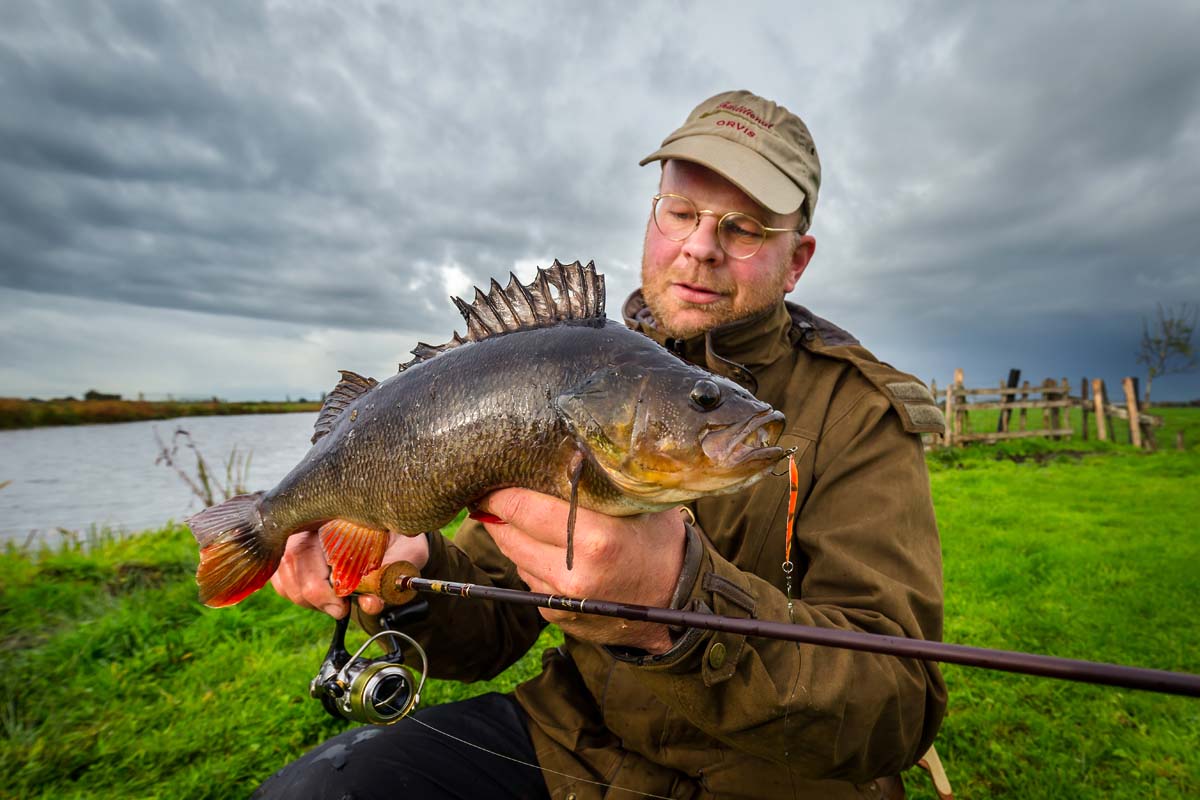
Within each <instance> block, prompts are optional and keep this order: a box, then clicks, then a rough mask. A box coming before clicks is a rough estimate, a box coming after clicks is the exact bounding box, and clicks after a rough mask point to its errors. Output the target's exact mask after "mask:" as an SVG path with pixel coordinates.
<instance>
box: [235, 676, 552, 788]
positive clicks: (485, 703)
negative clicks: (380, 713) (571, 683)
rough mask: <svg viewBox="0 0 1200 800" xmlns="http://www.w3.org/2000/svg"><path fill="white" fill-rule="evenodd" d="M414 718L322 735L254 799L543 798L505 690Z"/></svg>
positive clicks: (518, 714)
mask: <svg viewBox="0 0 1200 800" xmlns="http://www.w3.org/2000/svg"><path fill="white" fill-rule="evenodd" d="M413 716H414V717H415V718H416V719H413V718H405V719H402V720H400V722H398V723H396V724H395V725H389V726H383V725H365V726H362V727H357V728H352V729H350V730H348V731H346V732H345V733H341V734H339V735H337V736H335V737H333V738H332V739H329V740H328V741H326V742H325V743H324V744H321V745H319V746H317V747H315V748H313V749H312V750H310V751H309V752H307V753H305V754H304V755H303V756H301V757H300V758H298V759H297V760H295V761H293V762H292V763H291V764H288V765H287V766H286V767H284V768H283V769H281V770H279V772H276V773H275V774H274V775H272V776H271V777H270V778H269V779H267V781H266V783H264V784H263V785H262V786H260V787H259V788H258V791H256V792H255V793H254V795H253V797H254V798H256V800H267V799H268V798H271V799H273V798H288V800H308V799H309V798H311V799H312V800H318V798H319V800H368V798H381V799H382V798H406V800H407V799H408V798H413V799H414V800H415V799H417V798H426V797H428V798H442V797H448V798H479V797H487V798H489V800H491V799H492V798H497V799H498V798H514V799H517V798H519V799H520V800H525V798H538V799H539V800H549V797H550V795H549V793H548V792H547V791H546V783H545V781H544V780H542V773H541V770H540V769H538V768H537V767H536V764H537V755H536V754H535V753H534V751H533V744H532V742H531V741H530V739H529V730H528V728H527V727H526V722H525V715H524V712H523V711H522V710H521V708H520V706H518V705H517V702H516V701H515V700H513V699H512V697H510V696H509V695H504V694H495V693H493V694H485V695H481V696H479V697H475V698H472V699H470V700H462V701H460V702H457V703H447V704H446V705H441V706H434V707H432V708H426V709H421V710H420V711H418V712H416V713H415V714H414V715H413ZM421 723H425V724H424V725H422V724H421ZM426 726H429V727H426ZM431 728H432V729H436V730H431ZM452 737H453V738H452ZM488 751H491V752H488ZM497 754H499V755H497ZM514 759H515V760H514ZM517 762H524V763H517ZM527 764H533V765H535V766H526V765H527Z"/></svg>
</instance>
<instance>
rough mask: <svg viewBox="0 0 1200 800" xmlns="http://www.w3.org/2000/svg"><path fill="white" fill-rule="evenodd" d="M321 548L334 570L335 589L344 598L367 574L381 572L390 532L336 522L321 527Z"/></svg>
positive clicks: (344, 521)
mask: <svg viewBox="0 0 1200 800" xmlns="http://www.w3.org/2000/svg"><path fill="white" fill-rule="evenodd" d="M320 534H321V546H322V547H323V548H325V560H326V561H328V562H329V567H330V569H331V570H332V571H333V590H334V592H336V593H337V595H338V597H345V596H346V595H348V594H350V593H351V592H353V591H354V590H355V589H357V588H358V583H359V581H361V580H362V577H363V575H366V574H367V573H368V572H372V571H374V570H377V569H379V565H380V564H382V563H383V551H384V550H386V549H387V543H388V538H387V533H385V532H384V531H377V530H375V529H373V528H366V527H363V526H362V525H355V524H354V523H353V522H347V521H346V520H344V519H335V520H333V521H332V522H326V523H325V524H324V525H322V526H321V530H320Z"/></svg>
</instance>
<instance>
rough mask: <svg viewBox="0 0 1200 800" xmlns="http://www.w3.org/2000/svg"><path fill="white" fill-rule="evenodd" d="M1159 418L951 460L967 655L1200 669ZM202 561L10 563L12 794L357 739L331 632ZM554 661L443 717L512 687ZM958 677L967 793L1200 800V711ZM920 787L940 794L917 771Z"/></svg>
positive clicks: (163, 549)
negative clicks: (1155, 426) (200, 573)
mask: <svg viewBox="0 0 1200 800" xmlns="http://www.w3.org/2000/svg"><path fill="white" fill-rule="evenodd" d="M1155 413H1161V414H1162V415H1163V416H1164V418H1165V419H1166V421H1167V424H1166V426H1165V427H1164V428H1163V429H1161V430H1160V432H1159V435H1158V438H1159V444H1160V451H1159V452H1157V453H1142V452H1137V451H1134V450H1133V449H1132V448H1130V447H1129V446H1128V445H1127V444H1124V442H1125V441H1126V440H1125V439H1119V440H1118V443H1116V444H1113V443H1098V442H1095V441H1094V436H1093V437H1092V440H1091V441H1088V442H1083V441H1081V440H1080V438H1079V437H1078V436H1076V437H1075V438H1073V439H1071V440H1067V441H1061V442H1041V441H1035V442H1009V443H1006V444H1005V445H1003V446H1002V447H987V446H979V447H973V448H969V449H965V450H954V451H934V452H931V453H930V456H929V463H930V471H931V480H932V484H933V493H934V502H935V504H936V506H937V511H938V520H939V525H940V528H941V535H942V545H943V551H944V564H945V567H944V568H945V587H946V631H945V638H946V640H947V641H952V642H959V643H962V644H969V645H976V646H982V647H994V648H1002V649H1011V650H1024V651H1028V652H1037V653H1048V654H1053V655H1060V656H1068V657H1073V658H1085V659H1089V660H1096V661H1109V662H1116V663H1122V664H1129V665H1136V666H1146V667H1155V668H1160V669H1170V670H1180V671H1187V672H1193V673H1200V615H1198V614H1197V611H1198V610H1200V608H1198V598H1200V580H1198V579H1197V577H1196V576H1197V568H1196V565H1197V564H1198V563H1200V530H1198V529H1197V521H1198V519H1200V514H1198V513H1197V512H1198V511H1200V447H1197V444H1198V443H1200V410H1196V409H1156V410H1155ZM979 424H981V425H982V424H987V423H986V420H984V421H981V422H980V423H979ZM990 424H993V425H994V420H993V422H992V423H990ZM993 429H994V428H993ZM1175 430H1184V431H1185V441H1186V442H1187V443H1188V447H1187V449H1186V450H1185V451H1183V452H1178V451H1175V450H1174V449H1173V443H1174V431H1175ZM195 564H196V553H195V546H194V544H193V542H192V539H191V536H190V534H189V533H188V532H187V531H186V529H184V528H182V527H180V526H176V525H172V526H167V527H165V528H163V529H162V530H158V531H153V532H148V533H145V534H142V535H139V536H136V537H132V538H121V537H116V536H111V535H108V534H105V533H104V532H92V534H91V535H90V536H88V537H84V539H83V540H77V541H74V542H72V543H69V544H66V545H62V546H59V547H57V548H55V549H42V550H41V551H38V552H28V551H17V550H15V549H12V548H10V549H9V551H8V552H7V553H5V554H4V555H3V556H0V658H2V659H3V661H2V664H0V667H2V668H0V758H2V760H3V762H4V763H6V764H8V767H6V768H5V773H6V777H5V778H4V779H3V780H0V797H13V798H18V797H19V798H56V800H57V799H58V798H75V797H79V798H83V797H123V798H124V797H159V798H240V797H246V796H247V795H249V794H250V792H251V791H252V790H253V788H254V787H255V786H256V785H257V784H258V783H259V782H260V781H261V780H262V779H264V778H265V777H267V776H268V775H270V774H271V773H272V772H273V771H274V770H276V769H278V768H279V767H280V766H282V765H283V764H285V763H286V762H287V761H289V760H290V759H292V758H295V757H296V756H297V755H299V754H300V753H302V752H304V751H305V750H306V749H307V748H309V747H311V746H313V745H314V744H316V743H317V742H319V741H321V740H322V739H323V738H325V737H328V736H330V735H332V734H334V733H336V732H338V731H340V730H342V729H343V726H342V725H341V724H340V723H338V722H336V721H334V720H333V719H331V718H329V717H328V716H326V714H325V712H324V711H323V710H322V709H321V707H320V705H319V704H318V703H316V702H315V701H313V700H311V699H310V698H309V697H308V695H307V687H308V681H309V679H310V678H311V677H312V675H313V673H314V672H315V670H316V668H317V666H318V665H319V664H320V662H321V660H322V658H323V657H324V651H325V648H326V646H327V644H328V640H329V635H330V633H331V630H332V625H331V622H330V620H329V619H328V618H327V617H324V616H323V615H319V614H315V613H311V612H305V611H301V610H299V609H296V608H295V607H293V606H291V605H290V604H288V603H287V602H285V601H283V600H281V599H280V598H278V597H277V596H275V594H274V593H273V592H271V591H270V590H266V591H262V592H259V593H257V594H255V595H253V596H251V597H250V598H249V599H247V600H246V601H245V602H243V603H241V604H240V605H238V606H235V607H233V608H228V609H220V610H212V609H207V608H204V607H203V606H201V605H200V604H199V603H198V602H197V601H196V589H195V584H194V582H193V573H194V569H195ZM555 636H556V632H555V631H554V630H553V629H551V630H548V631H547V633H546V634H545V636H544V637H543V638H544V641H543V642H542V644H543V645H549V644H552V643H554V642H555ZM360 641H361V639H360ZM541 649H542V647H540V646H539V647H535V648H534V649H533V650H532V651H531V652H530V654H529V655H527V656H526V657H525V658H524V659H523V660H522V661H521V662H520V663H518V664H517V665H515V666H514V667H512V668H511V669H510V670H508V671H507V672H506V673H504V674H503V675H501V676H500V677H499V678H497V679H496V680H494V681H492V682H489V683H486V684H474V685H460V684H453V683H446V682H438V681H434V682H431V684H430V685H428V686H427V687H426V690H425V692H424V694H423V698H422V699H423V703H424V704H426V705H428V704H434V703H440V702H445V701H448V700H452V699H455V698H459V697H464V696H468V695H473V694H477V693H481V692H485V691H490V690H493V689H500V690H503V689H506V688H509V687H511V686H513V685H515V684H516V683H518V682H520V681H521V680H523V679H524V678H526V677H528V676H530V675H532V674H534V673H535V672H536V670H537V669H538V668H539V663H540V662H539V653H540V651H541ZM944 672H945V675H946V679H947V682H948V683H949V686H950V692H951V694H950V707H949V711H948V715H947V718H946V720H945V723H944V725H943V727H942V731H941V734H940V735H939V737H938V742H937V747H938V751H939V752H940V754H941V757H942V760H943V762H944V764H945V766H946V768H947V771H948V773H949V776H950V779H951V781H952V782H953V784H954V789H955V796H956V797H959V798H1130V800H1132V798H1148V797H1149V798H1192V797H1197V796H1200V699H1195V698H1185V697H1175V696H1167V695H1159V694H1153V693H1148V692H1137V691H1131V690H1123V689H1114V688H1108V687H1100V686H1090V685H1083V684H1074V683H1067V682H1063V681H1055V680H1047V679H1038V678H1032V677H1024V676H1017V675H1010V674H1006V673H1000V672H993V671H988V670H981V669H969V668H965V667H955V666H947V667H944ZM907 784H908V791H909V796H910V797H913V798H921V799H926V800H927V799H928V798H933V797H934V794H933V792H932V789H931V786H930V783H929V781H928V779H927V778H926V777H925V776H924V774H923V773H920V772H919V771H918V770H914V771H911V772H909V773H908V775H907Z"/></svg>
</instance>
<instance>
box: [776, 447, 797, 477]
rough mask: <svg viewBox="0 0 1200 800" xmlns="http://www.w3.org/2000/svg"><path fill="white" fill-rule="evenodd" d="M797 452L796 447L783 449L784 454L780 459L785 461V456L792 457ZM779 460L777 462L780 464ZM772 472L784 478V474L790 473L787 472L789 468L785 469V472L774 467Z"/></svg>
mask: <svg viewBox="0 0 1200 800" xmlns="http://www.w3.org/2000/svg"><path fill="white" fill-rule="evenodd" d="M795 453H796V448H795V447H789V448H788V449H787V450H784V451H783V455H781V456H780V457H779V461H783V460H784V459H785V458H791V457H792V456H793V455H795ZM779 461H776V462H775V463H776V464H778V463H779ZM771 474H772V475H774V476H775V477H776V478H782V477H783V476H784V475H787V474H788V473H787V470H784V471H783V472H776V471H775V468H774V467H772V468H771Z"/></svg>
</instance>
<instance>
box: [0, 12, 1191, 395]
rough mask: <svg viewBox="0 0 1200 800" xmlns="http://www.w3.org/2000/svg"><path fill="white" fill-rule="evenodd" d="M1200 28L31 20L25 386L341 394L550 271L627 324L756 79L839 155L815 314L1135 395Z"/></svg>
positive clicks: (17, 245) (13, 303)
mask: <svg viewBox="0 0 1200 800" xmlns="http://www.w3.org/2000/svg"><path fill="white" fill-rule="evenodd" d="M1198 41H1200V5H1197V4H1195V3H1168V4H1158V3H1138V4H1124V3H1116V2H1112V3H1091V4H1079V3H1061V4H1060V3H1050V2H1039V3H1036V4H1034V3H1030V4H1027V5H1024V6H1022V5H1019V4H1018V5H1013V4H1007V3H1005V4H1000V3H980V4H962V3H944V4H942V3H908V4H897V3H890V2H889V3H876V4H872V3H866V2H863V3H854V4H832V3H830V4H826V5H815V4H814V5H806V6H805V7H804V8H803V9H800V7H798V6H797V5H796V4H795V3H780V4H766V3H764V4H759V3H753V2H740V3H735V4H730V3H728V2H720V3H686V4H684V3H653V4H651V3H646V4H633V3H589V4H586V5H585V4H582V3H578V4H576V3H528V2H512V3H505V4H473V3H454V4H445V5H442V4H430V3H403V2H380V3H366V2H337V3H329V4H318V3H310V2H303V3H301V2H295V3H289V2H270V3H265V4H258V3H249V2H232V1H231V2H211V3H197V2H182V1H180V2H174V3H172V2H91V3H86V2H78V3H75V2H72V3H63V2H57V0H47V1H46V2H42V3H37V2H7V3H0V354H2V355H0V395H5V396H43V397H50V396H59V395H66V394H75V395H78V394H80V393H82V392H83V391H85V390H87V389H89V388H96V389H100V390H103V391H110V392H119V393H122V394H124V395H127V396H129V395H136V394H137V393H139V392H143V393H145V395H146V396H147V397H162V396H165V395H167V394H172V395H174V396H177V397H178V396H208V395H213V394H216V395H219V396H222V397H225V398H227V399H254V398H282V397H284V396H285V395H290V396H291V397H293V398H296V397H300V396H308V397H314V396H316V395H319V393H320V392H321V391H322V390H328V389H329V388H332V386H333V383H334V382H335V378H336V370H337V369H338V368H347V369H353V370H355V371H358V372H362V373H366V374H374V375H376V376H377V377H380V378H382V377H385V376H386V375H388V374H391V373H392V372H393V371H394V370H395V365H396V363H397V362H398V361H400V360H406V353H407V351H408V350H409V349H410V348H411V347H413V345H414V344H415V343H416V342H417V341H418V340H426V341H430V342H437V341H442V340H444V339H446V338H448V336H449V334H450V333H451V331H452V330H453V329H454V328H455V327H456V326H458V327H461V326H460V325H459V319H458V316H457V314H456V313H455V312H454V310H453V307H452V306H451V305H450V303H449V302H448V300H447V297H448V295H449V294H452V293H463V292H466V291H467V290H468V288H469V286H470V285H471V284H473V283H480V282H486V280H487V279H488V278H490V277H492V276H504V275H507V273H508V272H509V271H510V270H516V271H517V273H518V274H519V275H528V274H529V271H530V270H531V268H532V265H534V264H539V263H540V264H545V263H548V262H549V261H551V260H552V259H554V258H559V259H562V260H574V259H576V258H578V259H581V260H584V261H586V260H589V259H593V260H595V262H596V264H597V265H598V266H599V267H600V268H601V269H602V270H603V271H604V272H606V273H607V275H608V280H609V287H610V290H609V291H610V316H615V315H616V313H617V310H618V309H619V307H620V301H621V300H622V299H623V298H624V296H625V294H627V293H628V292H629V291H631V290H632V289H633V288H635V287H636V285H637V280H638V264H639V262H640V248H641V238H642V233H643V230H644V226H645V222H646V214H647V212H648V210H649V203H650V197H651V195H652V194H653V192H654V189H655V184H656V180H657V169H656V168H655V167H653V166H651V167H647V168H639V167H638V166H637V161H638V159H639V158H640V157H642V156H644V155H646V154H647V153H649V152H651V151H652V150H654V149H655V148H656V147H657V146H658V143H659V141H660V140H661V139H662V137H663V136H664V135H665V134H666V133H668V132H669V131H670V130H672V129H673V128H674V127H676V126H677V125H678V124H679V123H680V122H682V120H683V118H684V117H685V116H686V115H687V113H688V111H689V110H690V109H691V108H692V107H693V106H694V105H695V104H696V103H698V102H699V101H700V100H702V99H704V98H705V97H708V96H710V95H712V94H715V93H717V92H719V91H724V90H727V89H733V88H748V89H751V90H754V91H756V92H758V93H760V94H763V95H766V96H768V97H771V98H773V99H775V100H777V101H778V102H780V103H782V104H784V105H786V106H787V107H789V108H790V109H791V110H793V111H795V112H797V113H799V114H800V115H801V116H802V117H804V119H805V120H806V122H807V123H808V125H809V127H810V128H811V129H812V131H813V135H814V137H815V139H816V143H817V147H818V150H819V151H820V154H821V160H822V164H823V168H824V184H823V186H822V191H821V195H820V201H819V205H818V209H817V214H816V220H815V224H814V226H813V230H812V232H813V234H814V235H815V236H816V238H817V241H818V248H817V256H816V259H815V260H814V262H813V264H812V265H811V266H810V267H809V270H808V272H807V273H806V275H805V276H804V279H803V280H802V281H801V282H800V284H799V286H798V287H797V289H796V291H795V292H794V293H793V295H792V299H794V300H795V301H797V302H800V303H803V304H805V305H807V306H809V307H810V308H812V309H813V310H815V311H816V312H817V313H819V314H821V315H822V316H826V317H828V318H830V319H832V320H834V321H835V322H837V323H839V324H840V325H841V326H842V327H845V328H847V329H849V330H851V331H852V332H854V333H855V334H856V335H857V336H858V337H859V338H860V339H861V340H862V341H863V343H864V344H866V345H867V346H868V347H870V348H871V349H872V350H874V351H875V352H876V354H877V355H879V356H880V357H881V358H883V359H885V360H887V361H890V362H892V363H894V364H896V365H897V366H900V367H902V368H904V369H906V370H908V371H911V372H914V373H916V374H917V375H918V376H920V377H922V378H924V379H926V380H929V379H930V378H936V379H937V380H938V382H939V384H943V385H944V382H945V380H946V379H947V378H948V377H949V376H950V374H951V373H952V371H953V369H954V368H955V367H962V368H964V369H965V370H966V373H967V378H968V382H971V383H983V382H985V381H986V382H988V383H993V382H995V381H998V380H999V379H1000V378H1002V377H1003V376H1004V375H1005V374H1006V373H1007V370H1008V368H1009V367H1018V368H1021V369H1022V370H1023V373H1024V377H1027V378H1031V379H1034V380H1041V379H1042V378H1044V377H1048V376H1053V377H1056V378H1057V377H1063V376H1066V377H1069V378H1071V380H1072V383H1073V384H1077V382H1078V380H1079V378H1080V377H1082V376H1084V375H1086V376H1088V377H1103V378H1105V379H1106V380H1108V382H1109V386H1110V391H1111V390H1112V388H1113V384H1114V382H1115V381H1118V380H1119V379H1120V378H1121V377H1122V376H1124V375H1129V374H1137V371H1138V370H1139V367H1138V366H1137V364H1136V363H1135V358H1134V356H1135V351H1136V349H1137V344H1138V340H1139V338H1140V333H1141V319H1142V318H1143V317H1147V316H1152V315H1153V313H1154V309H1155V304H1156V303H1159V302H1162V303H1168V304H1175V305H1178V304H1179V303H1183V302H1190V303H1193V304H1194V303H1197V302H1200V47H1197V46H1196V42H1198ZM1154 392H1155V397H1156V398H1158V399H1172V398H1173V399H1189V398H1193V397H1200V374H1192V375H1186V376H1172V377H1168V378H1165V379H1162V380H1160V381H1159V382H1157V383H1156V385H1155V389H1154Z"/></svg>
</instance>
